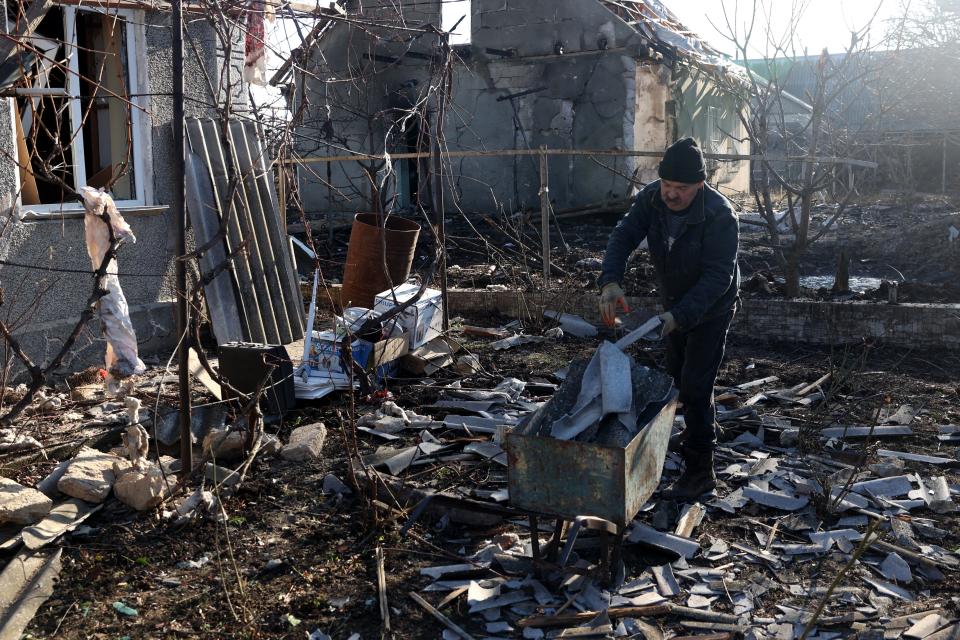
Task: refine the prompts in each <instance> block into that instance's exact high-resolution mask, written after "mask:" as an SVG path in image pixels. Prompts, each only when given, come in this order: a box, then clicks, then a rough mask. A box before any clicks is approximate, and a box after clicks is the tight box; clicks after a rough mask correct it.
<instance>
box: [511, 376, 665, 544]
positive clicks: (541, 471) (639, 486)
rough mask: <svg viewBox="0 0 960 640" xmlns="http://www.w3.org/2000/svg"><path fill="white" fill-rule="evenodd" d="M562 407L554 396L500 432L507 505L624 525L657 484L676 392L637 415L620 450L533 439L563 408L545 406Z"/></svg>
mask: <svg viewBox="0 0 960 640" xmlns="http://www.w3.org/2000/svg"><path fill="white" fill-rule="evenodd" d="M571 369H572V368H571ZM571 373H572V371H571ZM581 375H582V371H581ZM577 386H579V384H577ZM562 404H563V399H562V398H558V397H557V396H555V397H554V398H553V399H551V400H550V402H549V403H548V404H547V405H546V406H544V407H542V408H541V409H540V410H539V411H538V412H537V415H535V416H534V418H533V419H532V420H531V421H530V422H529V423H527V424H525V425H522V426H518V427H517V428H516V429H514V430H512V431H510V432H508V433H507V434H506V436H505V438H504V448H505V449H506V451H507V455H508V481H509V488H510V504H511V505H513V506H514V507H517V508H519V509H523V510H525V511H529V512H531V513H537V514H543V515H551V516H556V517H560V518H564V519H566V520H573V519H575V518H576V517H577V516H595V517H598V518H603V519H604V520H607V521H609V522H612V523H614V524H617V525H619V526H621V527H623V526H626V525H627V524H628V523H629V522H630V521H631V520H633V517H634V516H635V515H636V514H637V512H638V511H639V510H640V507H642V506H643V505H644V503H645V502H646V501H647V500H648V499H649V498H650V496H651V495H652V494H653V492H654V491H655V490H656V488H657V485H658V484H659V482H660V474H661V472H662V470H663V461H664V458H665V456H666V452H667V444H668V442H669V439H670V431H671V427H672V426H673V419H674V414H675V412H676V408H677V393H676V391H671V392H670V394H669V396H668V397H667V399H666V400H661V401H660V402H656V403H653V404H651V405H649V406H648V407H647V408H646V409H645V410H644V411H643V412H642V413H641V414H640V417H639V419H638V421H637V423H638V425H642V426H641V429H640V430H639V432H638V433H637V434H636V435H635V436H634V437H633V439H632V440H631V441H630V442H629V443H628V444H627V446H626V447H618V446H608V445H602V444H597V443H592V442H578V441H576V440H558V439H556V438H551V437H549V436H544V435H537V434H539V433H542V432H541V429H542V428H543V426H544V421H546V420H550V419H551V417H552V416H553V417H558V415H559V414H560V412H565V411H566V410H568V409H569V407H562V406H556V407H554V408H553V409H554V410H553V411H551V407H550V405H562Z"/></svg>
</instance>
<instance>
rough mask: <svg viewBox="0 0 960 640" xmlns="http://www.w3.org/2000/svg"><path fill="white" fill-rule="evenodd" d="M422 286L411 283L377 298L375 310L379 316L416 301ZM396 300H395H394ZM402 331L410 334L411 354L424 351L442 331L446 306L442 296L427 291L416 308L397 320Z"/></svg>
mask: <svg viewBox="0 0 960 640" xmlns="http://www.w3.org/2000/svg"><path fill="white" fill-rule="evenodd" d="M419 290H420V285H417V284H414V283H412V282H408V283H405V284H402V285H400V286H399V287H395V288H394V289H393V290H392V292H391V291H390V290H387V291H384V292H383V293H379V294H377V296H376V297H375V298H374V304H373V310H374V311H375V312H376V313H377V314H378V315H379V314H383V313H385V312H387V311H389V310H390V309H392V308H393V307H394V306H396V305H397V304H402V303H404V302H406V301H407V300H409V299H410V298H412V297H414V296H415V295H416V294H417V292H418V291H419ZM394 298H396V299H394ZM397 322H398V324H399V325H400V326H401V327H402V328H403V331H404V332H406V333H408V334H410V350H411V351H412V350H413V349H417V348H419V347H422V346H423V345H425V344H426V343H428V342H430V341H431V340H433V339H434V338H436V337H437V336H439V335H440V333H441V332H442V331H443V302H442V300H441V297H440V292H439V291H437V290H436V289H429V288H428V289H426V290H424V292H423V295H422V296H421V297H420V299H419V300H417V301H416V302H415V303H414V304H412V305H410V306H409V307H407V308H406V309H405V310H404V311H403V313H401V314H400V315H399V316H398V318H397Z"/></svg>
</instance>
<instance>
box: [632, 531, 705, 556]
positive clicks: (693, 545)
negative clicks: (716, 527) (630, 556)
mask: <svg viewBox="0 0 960 640" xmlns="http://www.w3.org/2000/svg"><path fill="white" fill-rule="evenodd" d="M628 540H630V542H642V543H644V544H647V545H649V546H652V547H656V548H658V549H666V550H667V551H672V552H674V553H676V554H677V555H679V556H681V557H683V558H687V559H690V558H692V557H693V556H695V555H696V554H697V552H698V551H699V550H700V544H699V543H697V542H696V541H695V540H691V539H690V538H681V537H680V536H675V535H673V534H671V533H665V532H663V531H657V530H656V529H654V528H652V527H648V526H647V525H645V524H640V523H634V527H633V531H631V532H630V537H629V538H628Z"/></svg>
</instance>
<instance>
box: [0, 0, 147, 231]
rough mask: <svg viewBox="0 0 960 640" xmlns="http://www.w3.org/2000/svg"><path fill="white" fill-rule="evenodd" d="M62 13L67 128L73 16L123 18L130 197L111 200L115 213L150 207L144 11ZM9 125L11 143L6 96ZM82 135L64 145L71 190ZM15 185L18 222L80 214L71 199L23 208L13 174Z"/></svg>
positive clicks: (76, 118) (74, 56) (77, 116)
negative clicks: (130, 149) (70, 171)
mask: <svg viewBox="0 0 960 640" xmlns="http://www.w3.org/2000/svg"><path fill="white" fill-rule="evenodd" d="M57 6H58V7H59V8H60V9H61V10H62V11H63V22H64V35H65V43H64V47H65V50H66V51H67V52H68V57H67V68H68V69H69V72H68V74H67V88H66V91H67V96H68V98H67V99H68V100H70V109H69V112H70V127H71V130H72V129H73V123H74V122H82V121H83V110H82V104H81V98H80V97H79V96H80V73H79V71H80V61H79V56H78V50H79V48H78V45H77V13H78V12H80V11H84V12H88V13H100V14H105V15H107V16H116V17H119V18H122V19H123V20H124V29H125V30H126V33H125V36H126V50H127V51H126V55H127V60H126V66H127V84H128V91H129V93H130V94H132V95H130V96H128V100H129V101H130V102H131V103H132V104H133V108H132V109H131V111H130V116H131V118H130V119H131V135H132V142H133V153H132V155H131V157H132V159H133V167H132V168H131V170H132V171H133V182H134V191H135V197H134V198H131V199H125V200H116V201H115V202H116V205H117V207H118V208H120V209H136V208H146V207H150V203H151V201H152V199H153V180H152V179H151V178H150V176H152V175H153V172H152V166H151V165H152V162H151V160H152V150H151V142H152V141H151V138H150V135H149V130H148V127H147V115H148V114H147V113H146V112H145V109H146V101H145V100H144V97H145V95H146V94H147V93H148V88H147V86H148V85H147V78H146V74H145V73H144V71H143V70H145V69H146V68H147V63H146V42H145V33H144V29H143V24H144V19H145V18H144V12H143V10H140V9H106V8H100V7H79V6H73V5H66V4H58V5H57ZM74 96H75V97H74ZM8 100H9V105H10V114H11V123H10V124H11V127H12V129H13V140H14V141H15V140H16V122H15V121H14V120H13V118H15V117H16V110H15V109H14V100H16V98H13V97H11V98H9V99H8ZM83 136H84V132H83V129H82V127H81V130H80V131H79V132H78V133H77V135H76V136H75V137H74V140H73V143H72V144H71V145H70V155H71V159H72V161H73V170H74V182H75V186H76V187H77V188H79V187H81V186H84V185H85V184H86V181H87V175H86V174H87V168H86V162H85V159H86V158H85V153H84V148H83V145H84V138H83ZM14 154H15V155H16V158H17V163H18V164H22V163H23V162H24V160H23V159H21V158H20V156H19V149H17V146H16V145H14ZM14 175H15V176H16V187H17V207H18V209H19V211H20V217H21V219H24V218H45V217H51V216H57V215H58V214H63V213H74V212H82V211H83V210H84V209H83V204H82V202H81V201H80V200H79V199H77V200H71V201H67V202H60V203H49V204H26V205H25V204H23V201H22V190H21V184H20V172H19V171H15V172H14Z"/></svg>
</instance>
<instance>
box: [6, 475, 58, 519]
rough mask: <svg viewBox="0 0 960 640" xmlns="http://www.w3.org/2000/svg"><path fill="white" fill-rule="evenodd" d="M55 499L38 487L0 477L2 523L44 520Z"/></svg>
mask: <svg viewBox="0 0 960 640" xmlns="http://www.w3.org/2000/svg"><path fill="white" fill-rule="evenodd" d="M52 506H53V500H51V499H50V498H48V497H47V496H45V495H43V494H42V493H40V492H39V491H37V490H36V489H31V488H30V487H25V486H23V485H22V484H20V483H19V482H15V481H13V480H10V479H9V478H0V524H5V523H7V522H12V523H13V524H33V523H35V522H39V521H40V520H43V518H44V517H46V515H47V514H48V513H50V508H51V507H52Z"/></svg>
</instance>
